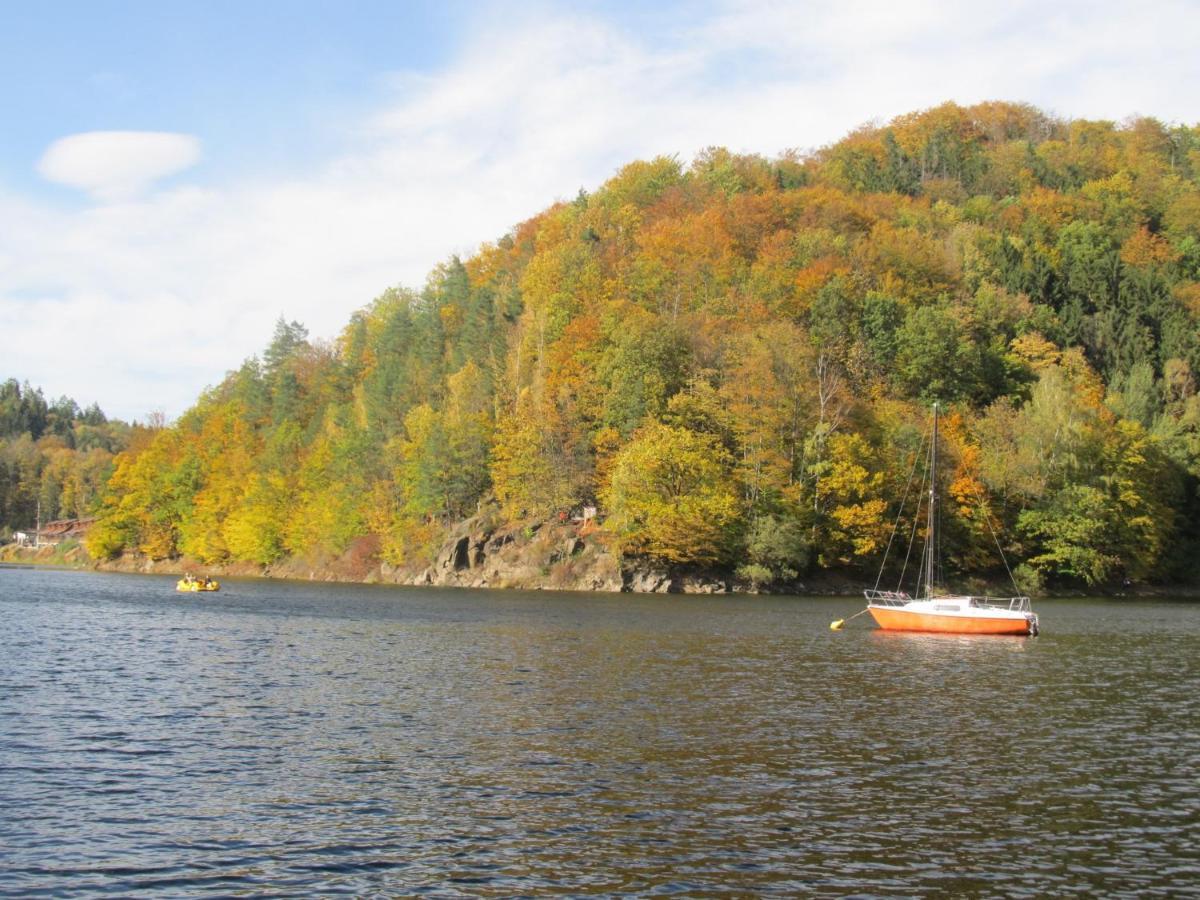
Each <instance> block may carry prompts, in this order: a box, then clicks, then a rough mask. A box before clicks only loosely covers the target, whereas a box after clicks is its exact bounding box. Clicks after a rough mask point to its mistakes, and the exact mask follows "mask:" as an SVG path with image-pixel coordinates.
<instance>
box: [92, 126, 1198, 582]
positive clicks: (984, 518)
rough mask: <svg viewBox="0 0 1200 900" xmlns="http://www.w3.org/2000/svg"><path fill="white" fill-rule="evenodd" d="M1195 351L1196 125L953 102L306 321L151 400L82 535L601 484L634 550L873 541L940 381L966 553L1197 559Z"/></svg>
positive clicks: (1123, 560)
mask: <svg viewBox="0 0 1200 900" xmlns="http://www.w3.org/2000/svg"><path fill="white" fill-rule="evenodd" d="M398 214H400V213H398ZM1198 374H1200V128H1197V127H1195V126H1175V125H1165V124H1163V123H1160V122H1157V121H1154V120H1152V119H1136V120H1131V121H1127V122H1124V123H1122V124H1114V123H1113V122H1105V121H1065V120H1060V119H1056V118H1053V117H1051V116H1048V115H1046V114H1045V113H1042V112H1040V111H1039V110H1037V109H1035V108H1033V107H1030V106H1028V105H1025V104H1018V103H986V104H981V105H978V106H973V107H960V106H957V105H955V104H950V103H948V104H945V105H942V106H939V107H937V108H934V109H930V110H925V111H923V112H918V113H913V114H910V115H906V116H902V117H900V118H897V119H895V120H893V121H892V122H890V123H888V124H886V125H883V126H878V127H877V126H870V127H864V128H862V129H860V130H858V131H856V132H854V133H853V134H850V135H848V136H847V137H846V138H845V139H843V140H841V141H839V142H838V143H836V144H833V145H831V146H829V147H826V148H823V149H821V150H820V151H818V152H815V153H813V154H811V155H808V156H801V155H795V154H791V155H784V156H782V157H779V158H775V159H768V158H765V157H762V156H757V155H738V154H734V153H730V152H729V151H727V150H724V149H721V148H712V149H710V150H707V151H705V152H704V153H702V154H701V155H700V156H699V157H698V158H696V159H695V160H693V161H692V162H691V163H690V164H688V165H684V164H683V163H681V162H680V161H679V160H677V159H675V158H667V157H660V158H657V159H653V160H648V161H637V162H632V163H630V164H629V165H627V166H625V167H624V168H623V169H621V170H620V171H619V172H618V173H617V174H616V175H615V176H614V177H613V178H612V179H611V180H609V181H608V182H607V183H605V184H604V185H602V186H600V187H599V188H597V189H596V190H595V191H594V192H592V193H586V192H580V194H579V196H578V197H576V198H575V199H574V200H572V201H570V202H564V203H556V204H554V205H552V206H550V207H549V208H547V209H546V210H545V211H544V212H542V213H541V214H539V215H537V216H536V217H534V218H533V219H530V220H529V221H527V222H523V223H521V224H519V225H517V226H515V227H514V228H513V229H512V231H511V232H509V233H508V234H506V235H504V236H502V237H501V238H500V239H499V240H497V241H496V242H495V243H494V244H491V245H487V246H485V247H483V248H481V249H480V251H479V252H478V253H477V254H475V255H474V256H472V257H470V258H469V259H465V260H460V259H458V258H453V259H451V260H449V261H447V262H446V263H445V264H444V265H441V266H439V267H438V268H437V269H435V270H434V271H433V272H432V273H431V274H430V276H429V279H428V281H427V283H426V285H425V286H424V288H423V289H421V290H419V291H417V290H407V289H400V288H394V289H389V290H387V291H385V292H384V293H383V294H381V295H380V296H379V297H378V298H377V299H376V300H375V301H374V302H372V303H370V304H369V305H368V306H366V307H365V308H363V309H362V310H360V311H359V312H356V313H355V314H354V315H353V316H352V317H351V319H350V321H349V323H348V324H347V325H346V327H345V329H344V331H343V332H342V333H341V335H340V336H339V337H338V338H337V339H336V340H335V341H333V342H332V343H325V342H314V341H310V340H309V339H308V335H307V332H306V331H305V329H304V328H303V326H302V325H300V324H299V323H296V322H290V323H289V322H286V321H283V320H281V321H280V322H279V323H278V326H277V328H276V332H275V334H274V336H273V339H272V341H271V343H270V345H269V346H268V347H267V349H266V351H265V352H264V353H263V355H262V357H261V359H259V358H255V359H251V360H249V361H247V362H246V363H245V364H244V365H243V366H242V367H241V368H239V369H238V370H236V371H234V372H231V373H230V374H229V375H228V377H227V378H226V379H225V380H224V381H223V382H222V383H221V384H220V385H218V386H216V387H215V388H213V389H211V390H209V391H208V392H206V393H205V394H204V395H203V396H202V397H200V398H199V400H198V401H197V403H196V405H195V406H194V407H193V408H192V409H191V410H190V411H189V412H188V413H186V414H185V415H184V416H183V417H182V418H181V419H180V420H179V422H178V423H177V424H176V425H175V426H174V427H171V428H168V429H163V430H158V431H154V432H149V431H146V432H140V433H138V434H135V435H133V439H132V441H131V443H130V445H129V447H128V449H127V450H125V451H124V452H122V453H120V454H119V455H118V457H117V459H116V464H115V470H114V472H113V475H112V478H111V480H110V481H109V482H108V488H107V493H106V495H105V498H104V500H103V503H102V504H101V505H100V506H99V507H98V515H99V517H100V520H99V522H98V523H97V526H96V527H95V528H94V529H93V531H92V535H91V538H90V545H89V546H90V548H91V550H92V552H93V553H94V554H96V555H99V556H113V555H117V554H121V553H141V554H146V555H147V556H149V557H152V558H156V559H162V558H170V557H173V556H176V555H179V554H184V555H186V556H188V557H189V558H191V559H195V560H199V561H202V562H206V563H210V564H215V565H220V564H229V563H233V562H250V563H255V564H260V565H267V564H271V563H275V562H278V561H279V560H281V559H284V558H288V557H292V558H306V559H319V558H329V557H332V556H337V555H339V554H343V553H345V552H347V550H348V548H350V547H351V546H352V545H354V544H355V542H356V541H359V540H360V539H363V538H364V537H367V536H370V537H371V539H372V542H373V543H372V544H371V546H374V547H377V548H378V551H377V552H378V554H379V555H380V557H381V558H382V559H383V560H384V561H385V562H386V563H388V564H389V565H397V566H409V567H412V566H419V565H420V564H421V563H422V561H432V560H433V559H434V558H435V557H436V556H437V553H438V549H439V548H440V547H441V546H442V544H443V542H444V539H445V537H446V535H447V534H448V533H449V531H450V529H451V528H452V527H453V525H454V523H456V522H459V521H461V520H465V519H467V518H468V517H471V516H472V515H474V514H476V513H477V511H479V510H484V511H487V515H488V516H489V517H491V518H492V519H495V520H496V521H497V522H499V523H510V524H513V523H521V522H538V521H545V520H562V519H564V517H569V516H571V515H572V514H573V513H577V512H578V510H580V509H582V508H583V507H585V506H587V507H592V506H594V507H596V509H597V515H596V517H595V522H600V523H601V527H600V529H599V530H598V531H597V534H598V535H600V536H601V537H602V538H603V539H604V540H605V541H607V542H608V546H610V547H611V549H612V551H613V552H615V553H618V554H621V555H622V556H623V558H625V559H626V560H642V561H645V562H649V563H653V564H656V565H670V566H682V567H688V566H692V567H708V568H709V569H716V570H721V571H726V572H730V573H733V574H734V575H735V576H736V577H737V578H738V579H740V580H741V582H742V583H744V584H747V585H769V584H772V583H781V582H787V581H790V580H792V579H795V578H797V577H802V576H805V575H807V574H815V573H820V572H830V573H833V572H836V571H845V572H850V573H856V572H866V571H873V570H874V567H876V566H877V565H878V562H879V559H880V558H881V555H882V553H883V551H884V548H885V547H886V545H887V542H888V540H889V536H890V535H891V534H892V532H893V528H897V527H898V528H899V529H900V530H901V531H902V532H903V533H905V534H907V533H910V532H911V531H912V530H913V529H914V528H919V527H920V523H919V521H911V520H910V519H909V518H907V517H901V518H900V519H899V520H898V519H897V503H898V501H899V499H900V497H901V496H902V495H903V493H904V490H905V486H906V484H907V482H908V478H909V474H910V472H911V471H912V470H913V467H914V457H915V456H916V455H917V452H918V449H919V447H920V445H921V441H922V435H923V433H924V429H925V423H926V420H927V417H928V407H929V404H930V403H931V401H933V400H939V401H941V402H942V403H943V404H944V405H945V407H946V408H948V410H949V414H948V415H947V417H946V420H945V429H944V434H943V437H944V439H945V446H944V448H943V449H944V452H945V456H946V458H947V459H948V460H949V462H950V466H951V472H950V474H949V475H948V477H947V480H946V483H945V485H944V489H945V491H946V494H947V497H948V502H947V503H946V504H945V506H944V509H943V516H944V517H945V520H946V521H945V524H944V528H943V529H942V532H943V534H944V544H945V546H944V548H943V549H944V556H945V559H946V562H947V565H948V566H949V567H950V568H952V569H954V570H957V571H959V572H962V573H966V574H978V575H981V576H993V575H996V574H998V573H1003V572H1004V568H1003V566H1002V564H1001V560H1000V557H999V555H998V553H997V550H996V543H995V540H994V538H993V531H995V533H996V534H998V535H1002V536H1003V540H1004V541H1005V551H1006V553H1007V554H1008V556H1009V557H1010V560H1011V561H1012V562H1013V563H1015V564H1016V565H1017V567H1018V577H1019V578H1020V579H1022V580H1023V582H1025V583H1026V584H1036V583H1038V582H1039V581H1050V582H1057V583H1076V582H1077V583H1087V584H1097V583H1104V582H1109V581H1113V580H1126V579H1128V580H1131V581H1140V580H1164V579H1169V578H1184V577H1194V576H1195V574H1196V569H1195V565H1196V564H1195V562H1194V560H1196V559H1197V558H1200V556H1198V554H1197V553H1196V550H1197V549H1200V548H1197V547H1196V537H1195V536H1196V535H1197V534H1200V527H1197V526H1200V502H1198V496H1197V484H1198V479H1200V397H1198V395H1197V376H1198ZM907 515H908V514H906V516H907ZM595 522H592V526H593V527H594V524H595Z"/></svg>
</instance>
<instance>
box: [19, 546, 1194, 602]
mask: <svg viewBox="0 0 1200 900" xmlns="http://www.w3.org/2000/svg"><path fill="white" fill-rule="evenodd" d="M357 562H358V565H353V566H352V565H348V564H347V562H346V560H344V559H333V560H321V561H313V560H295V559H288V560H283V561H281V562H280V563H278V564H276V565H274V566H266V567H264V566H258V565H256V564H253V563H234V564H232V565H205V564H203V563H199V562H196V561H195V560H189V559H186V558H183V557H179V558H175V559H164V560H151V559H149V558H147V557H142V556H129V555H126V556H121V557H118V558H116V559H114V560H108V561H97V560H93V559H91V558H90V557H88V556H87V554H86V552H85V551H84V550H83V548H82V547H80V546H76V547H72V548H67V549H66V550H65V551H62V552H60V551H59V548H48V547H43V548H40V549H38V550H34V549H32V548H17V547H14V546H12V545H8V546H5V547H0V568H23V569H31V568H38V569H56V570H61V571H95V572H113V573H120V574H127V575H163V576H180V575H183V574H185V573H187V572H191V573H192V574H194V575H207V576H209V577H212V578H252V579H261V580H265V581H272V580H274V581H302V582H310V583H311V582H328V583H336V584H373V585H385V586H388V585H392V586H396V587H466V588H477V589H487V590H528V591H537V590H548V591H560V590H561V591H583V592H593V593H664V594H698V593H704V594H725V595H729V596H732V597H737V596H754V595H764V596H796V597H846V598H852V597H856V596H859V595H860V594H861V590H862V588H861V585H860V583H859V582H858V580H856V579H854V578H853V577H852V576H847V575H840V574H830V573H821V574H820V575H818V576H816V577H814V578H810V579H805V580H804V581H803V582H797V583H793V584H790V585H786V586H780V588H779V589H775V590H746V589H741V586H738V585H734V584H732V583H730V582H729V581H727V580H725V579H723V578H722V577H721V576H720V574H719V573H713V572H707V573H694V572H693V573H685V572H675V573H668V572H666V571H663V570H648V569H644V568H641V569H632V570H629V571H626V572H623V573H621V574H620V576H619V577H618V578H608V579H596V578H594V577H588V578H586V581H585V583H583V584H580V583H578V582H575V583H572V582H570V581H569V580H566V579H563V578H562V577H561V573H560V574H559V576H558V577H551V576H550V575H548V574H544V570H539V571H537V573H536V577H533V578H529V577H517V578H510V579H506V580H503V581H502V583H487V581H488V579H486V578H472V577H461V572H462V570H452V574H451V577H450V578H441V579H437V578H433V577H432V575H431V571H430V569H424V570H422V571H420V572H415V571H414V570H411V569H397V568H394V567H389V566H388V565H387V564H386V563H382V562H380V561H378V560H373V561H372V563H371V564H368V565H365V566H364V563H367V560H362V559H360V560H358V561H357ZM430 568H432V567H430ZM454 576H460V577H454ZM564 582H565V583H564ZM1039 596H1040V597H1041V598H1043V599H1047V600H1066V599H1081V598H1085V597H1102V598H1106V599H1113V600H1120V599H1129V600H1154V599H1176V600H1200V585H1198V584H1140V585H1132V586H1129V587H1113V586H1109V587H1103V586H1096V587H1091V588H1087V587H1079V588H1055V589H1050V590H1045V591H1043V592H1041V594H1040V595H1039Z"/></svg>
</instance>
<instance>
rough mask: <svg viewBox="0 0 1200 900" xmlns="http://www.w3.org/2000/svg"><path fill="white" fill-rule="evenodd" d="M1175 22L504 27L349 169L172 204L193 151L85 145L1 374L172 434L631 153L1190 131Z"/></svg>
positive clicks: (768, 11)
mask: <svg viewBox="0 0 1200 900" xmlns="http://www.w3.org/2000/svg"><path fill="white" fill-rule="evenodd" d="M1151 5H1153V4H1151ZM1161 5H1162V6H1163V8H1164V10H1165V12H1164V13H1163V15H1162V16H1159V17H1157V19H1156V17H1155V12H1154V10H1152V9H1151V10H1147V9H1145V8H1143V9H1140V10H1139V11H1136V12H1135V11H1133V10H1132V8H1130V9H1129V10H1126V8H1125V7H1124V6H1119V5H1112V6H1108V7H1105V6H1102V5H1094V4H1089V5H1087V6H1086V7H1084V6H1082V5H1078V6H1071V5H1068V4H1063V5H1060V6H1058V7H1054V6H1053V4H1049V7H1051V8H1047V6H1048V5H1047V4H1045V3H1035V2H1034V0H1015V2H1014V4H1012V5H1010V6H1002V7H995V8H987V9H983V10H978V9H975V10H974V11H970V10H967V7H966V6H964V7H962V8H961V9H958V8H952V9H950V11H946V10H945V9H944V8H943V6H942V5H940V4H933V3H932V2H925V3H919V2H909V3H890V2H889V3H883V2H882V0H881V2H862V0H858V2H852V3H833V2H827V3H803V4H781V3H777V2H765V0H764V2H761V3H759V2H739V3H730V4H727V5H726V6H724V7H722V9H721V11H720V14H719V15H716V16H714V17H712V18H710V19H708V20H704V21H698V22H690V23H687V24H686V26H684V30H681V31H679V32H678V33H676V34H675V35H673V36H671V37H670V42H669V43H667V44H659V45H657V46H653V47H651V46H647V45H646V44H645V43H644V42H643V41H642V40H641V39H639V38H637V37H635V36H631V35H629V34H626V33H623V32H621V31H619V30H618V29H617V28H615V27H614V26H612V25H610V24H608V23H606V22H604V21H601V20H597V19H580V18H573V19H567V18H553V17H551V18H548V19H546V18H543V19H540V20H537V21H534V20H525V21H517V22H511V21H510V22H508V23H507V24H505V25H503V26H495V25H489V26H486V27H482V28H481V30H480V31H479V32H478V33H476V34H475V35H474V36H473V39H472V40H470V41H469V42H468V43H467V45H466V49H465V50H464V51H463V53H462V54H461V55H460V57H459V58H458V59H457V60H455V61H454V63H453V64H452V65H450V66H448V67H446V68H445V69H443V70H442V71H439V72H436V73H432V74H430V73H425V74H420V75H416V74H408V75H399V76H397V77H396V80H395V95H394V97H393V99H392V101H391V102H390V103H388V104H386V106H385V107H384V108H379V109H377V110H376V111H375V112H374V114H373V115H371V116H370V117H369V118H367V119H366V120H365V121H363V122H361V123H360V129H359V131H358V133H357V134H354V135H353V139H354V142H355V148H354V149H353V150H351V151H349V152H346V153H344V154H343V155H342V156H341V157H340V158H337V159H331V160H327V161H326V162H325V163H323V164H321V165H320V166H318V167H315V168H314V169H312V170H311V171H309V172H307V173H304V174H303V176H302V177H295V178H289V177H283V176H280V177H277V178H275V179H273V180H271V179H268V180H260V181H258V182H256V183H225V184H221V185H216V186H212V187H209V188H206V189H203V190H201V189H199V188H197V187H194V186H190V187H189V186H184V187H178V188H175V189H172V190H168V191H162V190H157V191H156V190H155V189H154V187H153V185H154V182H155V181H156V180H157V179H160V178H162V177H164V176H166V175H168V174H172V173H175V172H179V171H182V170H183V169H184V168H186V166H188V165H190V164H191V163H192V162H194V161H195V159H196V156H197V154H198V144H197V143H196V142H195V139H193V138H189V137H188V136H186V135H159V136H153V135H148V134H140V136H136V137H134V136H131V135H130V134H128V133H127V134H126V135H125V137H124V138H122V139H120V140H116V141H113V140H112V135H113V134H114V133H107V134H108V137H103V136H102V134H95V135H76V136H74V137H73V138H69V139H65V141H64V142H59V143H58V144H56V145H54V146H53V147H52V148H51V149H50V150H49V151H47V154H46V156H45V157H43V161H42V164H41V170H42V171H43V173H44V174H46V175H47V177H51V178H54V179H55V180H58V181H61V182H64V183H69V184H72V185H75V186H77V187H82V188H84V189H85V190H87V191H89V192H91V193H92V195H93V196H94V197H96V198H97V199H98V200H99V201H101V202H100V203H98V204H97V205H96V206H94V207H92V208H89V209H86V210H83V211H77V212H63V211H61V210H58V209H54V208H51V207H45V206H41V205H39V204H36V203H34V202H33V201H31V200H29V199H27V198H21V197H12V196H5V195H3V193H0V351H2V359H3V362H4V369H5V370H6V371H3V372H0V377H6V376H7V375H8V374H10V373H11V374H12V375H16V376H18V377H22V378H25V377H27V378H29V379H30V381H31V382H33V383H35V384H41V385H43V386H45V388H46V390H47V393H49V394H52V395H55V396H57V395H59V394H64V393H65V394H69V395H71V396H74V397H75V398H76V399H77V400H79V401H80V402H81V403H85V404H86V403H89V402H91V401H92V400H98V401H99V402H100V404H101V406H102V407H103V408H104V409H105V410H106V411H107V412H109V413H110V414H114V415H120V416H123V417H127V418H130V417H137V418H143V417H144V416H145V415H146V413H148V412H150V411H152V410H156V409H162V410H164V411H166V412H167V414H168V415H169V416H175V415H178V414H179V413H181V412H182V411H183V410H184V409H185V408H186V407H187V406H188V405H190V403H191V402H192V401H193V400H194V399H195V397H196V395H197V394H198V392H199V391H200V390H201V389H202V388H203V387H204V386H205V385H209V384H215V383H216V382H218V381H219V380H220V379H221V377H222V376H223V375H224V373H225V372H226V371H227V370H229V369H232V368H236V367H237V366H238V365H239V364H240V363H241V361H242V360H243V359H244V358H246V357H247V356H249V355H250V354H252V353H255V352H258V351H260V350H261V348H262V347H263V346H265V344H266V343H267V342H268V341H269V339H270V335H271V329H272V326H273V323H274V321H275V319H276V318H277V317H278V316H279V315H281V314H283V315H285V316H286V317H287V318H288V319H298V320H300V321H302V322H304V323H305V324H306V325H307V326H308V327H309V329H310V331H311V332H312V333H313V335H314V336H322V337H333V336H335V335H336V334H337V333H338V331H339V330H340V329H341V327H342V326H344V325H345V324H346V322H347V321H348V319H349V316H350V313H351V312H352V311H353V310H354V309H356V308H358V307H361V306H362V305H364V304H365V303H367V302H369V301H370V300H371V298H372V297H374V296H376V295H378V294H379V293H380V292H381V291H382V290H383V289H384V288H386V287H387V286H389V285H393V284H397V283H403V284H407V285H411V286H419V285H420V284H421V283H422V281H423V280H424V277H425V275H426V273H427V272H428V271H429V270H430V268H431V267H432V266H433V265H435V264H436V263H437V262H439V261H441V260H444V259H445V258H446V257H447V256H449V255H450V254H451V253H454V252H458V253H460V254H468V253H471V252H473V251H474V249H475V248H476V247H477V246H478V244H479V243H480V242H482V241H486V240H493V239H495V238H497V237H499V236H500V235H501V234H503V233H504V232H505V231H506V230H508V229H509V228H510V227H511V226H513V225H514V224H516V223H518V222H520V221H522V220H523V219H526V218H528V217H529V216H531V215H533V214H535V213H536V212H538V211H539V210H540V209H543V208H544V207H545V206H547V205H548V204H549V203H551V202H553V201H554V200H555V199H559V198H570V197H573V196H574V194H575V192H576V191H577V190H578V189H579V188H580V187H585V188H588V189H592V188H594V187H596V186H597V185H599V184H600V183H602V182H603V181H604V180H605V179H607V178H608V177H609V176H610V175H612V174H613V172H614V171H615V170H616V169H617V168H618V167H619V166H620V165H622V164H624V163H626V162H629V161H631V160H633V159H636V158H647V157H650V156H653V155H656V154H660V153H666V154H671V153H678V154H679V155H680V157H681V158H682V159H684V160H685V161H686V160H688V159H690V158H691V157H692V156H693V155H694V154H695V153H696V152H697V151H698V150H700V149H702V148H704V147H706V146H709V145H714V144H721V145H726V146H729V147H731V148H732V149H735V150H741V151H754V152H760V153H764V154H768V155H771V154H775V153H777V152H779V151H781V150H783V149H785V148H788V147H816V146H820V145H822V144H825V143H828V142H830V141H833V140H835V139H837V138H838V137H840V136H841V135H843V134H845V133H846V132H847V131H848V130H850V129H851V128H853V127H855V126H857V125H859V124H862V123H863V122H865V121H868V120H871V119H880V120H886V119H888V118H890V117H892V116H894V115H897V114H900V113H903V112H908V111H911V110H914V109H920V108H924V107H928V106H932V105H934V104H936V103H940V102H942V101H943V100H946V99H954V100H958V101H959V102H964V103H970V102H975V101H978V100H983V99H1012V100H1027V101H1030V102H1033V103H1035V104H1038V105H1040V106H1043V107H1044V108H1046V109H1048V110H1049V111H1051V112H1054V113H1058V114H1062V115H1086V116H1104V117H1107V118H1115V119H1121V118H1123V117H1124V116H1125V115H1127V114H1130V113H1134V112H1140V113H1145V114H1150V115H1157V116H1159V117H1162V118H1165V119H1169V120H1183V121H1189V120H1194V119H1195V118H1196V116H1195V114H1194V111H1193V104H1194V97H1195V96H1196V91H1195V88H1196V87H1197V84H1198V82H1200V78H1198V73H1197V62H1196V60H1197V59H1200V56H1197V55H1196V54H1194V53H1193V52H1192V51H1191V48H1192V47H1193V46H1195V45H1196V44H1197V43H1200V33H1198V32H1197V18H1198V17H1197V16H1196V15H1195V13H1194V12H1190V11H1189V9H1188V8H1186V7H1184V6H1181V5H1179V4H1177V3H1175V2H1174V0H1164V2H1163V3H1162V4H1161ZM1085 14H1086V16H1087V18H1086V19H1084V18H1082V17H1083V16H1084V15H1085ZM1156 20H1162V21H1169V22H1170V23H1171V25H1170V27H1169V28H1163V27H1160V28H1155V27H1153V25H1152V24H1147V23H1152V22H1153V21H1156ZM1082 22H1086V23H1087V27H1083V25H1082V24H1080V23H1082ZM1164 31H1169V34H1164V33H1163V32H1164ZM1113 60H1119V63H1120V65H1119V66H1118V65H1116V64H1113V63H1112V61H1113ZM1164 85H1173V86H1174V87H1173V89H1170V90H1168V89H1167V88H1164ZM151 137H153V138H154V139H153V140H151V139H149V138H151ZM160 137H161V138H166V139H167V140H165V141H159V140H158V138H160ZM84 139H88V140H84ZM89 146H90V147H91V149H89Z"/></svg>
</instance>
